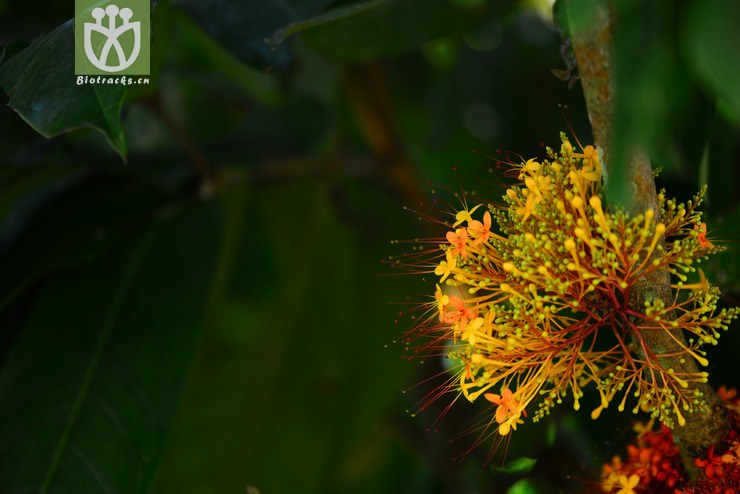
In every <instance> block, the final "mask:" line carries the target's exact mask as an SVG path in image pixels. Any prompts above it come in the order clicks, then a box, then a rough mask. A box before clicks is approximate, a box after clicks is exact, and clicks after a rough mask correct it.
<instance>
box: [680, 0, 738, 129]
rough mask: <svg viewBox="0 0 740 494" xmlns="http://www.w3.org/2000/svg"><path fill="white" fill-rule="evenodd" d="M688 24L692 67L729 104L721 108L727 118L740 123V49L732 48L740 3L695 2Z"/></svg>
mask: <svg viewBox="0 0 740 494" xmlns="http://www.w3.org/2000/svg"><path fill="white" fill-rule="evenodd" d="M685 24H686V26H685V38H684V42H685V45H686V52H687V55H688V58H689V60H690V62H691V64H692V65H693V67H692V68H693V69H694V70H696V72H697V73H698V75H699V77H700V78H701V79H702V81H703V82H704V83H705V85H706V86H707V87H708V88H709V89H710V90H711V91H712V92H713V93H714V95H715V96H718V97H719V99H720V100H722V101H723V103H724V104H725V105H726V106H725V107H722V109H723V110H724V111H725V113H727V114H728V117H730V119H731V120H732V121H733V122H734V123H735V124H736V125H740V50H737V49H732V48H729V46H731V45H732V44H733V41H732V40H735V42H737V40H738V34H737V33H738V26H739V25H740V8H738V4H737V2H736V1H734V0H705V1H702V2H693V5H692V9H691V10H690V12H689V15H687V16H686V23H685Z"/></svg>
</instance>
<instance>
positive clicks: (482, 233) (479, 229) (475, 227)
mask: <svg viewBox="0 0 740 494" xmlns="http://www.w3.org/2000/svg"><path fill="white" fill-rule="evenodd" d="M468 230H470V234H471V235H472V236H473V237H475V240H473V242H472V243H471V244H470V245H473V246H476V245H478V244H482V243H485V242H487V241H488V238H489V237H490V236H491V213H489V212H488V211H486V214H484V215H483V223H481V222H480V221H478V220H472V221H469V222H468Z"/></svg>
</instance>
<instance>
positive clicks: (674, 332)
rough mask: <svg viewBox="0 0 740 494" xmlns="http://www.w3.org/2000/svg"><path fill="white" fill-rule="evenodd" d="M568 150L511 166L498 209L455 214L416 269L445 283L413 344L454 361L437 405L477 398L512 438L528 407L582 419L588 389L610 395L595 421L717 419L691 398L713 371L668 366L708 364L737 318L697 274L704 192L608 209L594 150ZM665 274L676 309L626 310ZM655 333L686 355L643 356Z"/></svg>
mask: <svg viewBox="0 0 740 494" xmlns="http://www.w3.org/2000/svg"><path fill="white" fill-rule="evenodd" d="M561 140H562V145H561V147H560V151H559V152H556V151H555V150H553V149H550V148H547V157H548V158H547V159H545V160H542V161H536V160H535V159H530V160H528V161H526V162H523V163H521V164H519V165H516V166H515V170H516V171H517V172H518V179H519V183H518V184H516V185H513V186H512V187H510V188H509V189H508V190H507V191H506V195H505V196H504V197H503V200H504V203H503V204H498V205H496V204H487V205H483V204H480V205H476V206H475V207H472V208H468V206H467V204H464V205H463V206H464V207H463V208H462V209H461V210H456V211H453V212H452V215H453V216H454V221H453V220H452V219H451V220H450V221H449V222H448V223H446V225H447V226H448V227H449V231H448V232H447V233H446V238H445V239H444V241H442V240H438V241H437V242H436V243H435V245H434V249H433V251H434V253H433V254H432V255H433V257H432V258H431V261H430V262H429V263H426V264H424V263H421V266H422V271H426V272H428V273H430V272H433V273H434V274H435V275H436V276H437V277H438V283H437V284H436V290H435V293H434V300H433V301H430V302H428V303H426V304H425V305H424V307H423V309H425V310H426V314H427V315H426V316H425V317H423V318H420V319H419V320H417V323H416V324H415V325H414V327H413V328H412V329H411V331H410V333H409V340H408V341H413V342H414V343H413V344H414V345H415V346H414V349H415V353H416V354H419V355H440V354H446V355H447V356H448V357H449V358H450V359H451V361H453V362H456V364H455V366H454V369H455V371H454V378H453V379H451V380H449V381H448V382H447V383H446V384H444V385H443V386H441V387H440V388H439V389H438V390H437V392H435V393H432V395H430V399H436V398H437V397H439V395H440V394H442V393H443V392H447V391H453V392H455V393H457V395H458V396H460V395H462V396H464V397H465V398H467V399H468V400H469V401H471V402H475V401H477V400H479V399H480V398H481V397H482V398H483V399H484V400H485V401H486V402H489V403H490V404H491V406H492V407H495V411H493V413H492V416H491V419H490V422H489V423H488V425H487V426H486V428H487V430H489V431H494V430H497V431H498V433H499V434H501V435H506V434H508V433H509V432H510V431H511V430H512V429H516V428H517V425H519V424H521V423H523V420H524V418H526V417H527V411H528V409H531V408H536V409H535V410H529V411H530V416H531V418H532V420H534V421H537V420H539V419H540V418H542V417H543V416H544V415H546V414H548V413H549V411H550V409H551V408H552V407H553V406H554V405H555V404H560V403H562V401H563V400H564V399H566V397H567V396H570V399H572V400H573V407H574V408H575V409H576V410H578V409H579V408H580V401H579V400H580V399H581V397H582V396H583V392H584V391H583V390H584V388H585V387H586V386H587V385H589V384H591V383H593V386H594V387H595V389H596V391H597V392H598V394H599V395H600V398H601V400H600V404H599V405H598V407H596V408H595V409H594V410H592V412H591V416H592V418H594V419H596V418H597V417H598V416H599V414H600V413H601V412H602V410H603V409H604V408H606V407H608V406H609V405H610V404H611V403H617V405H616V406H617V408H618V409H619V410H620V411H622V410H624V409H625V408H629V409H631V410H632V411H633V412H634V413H637V412H638V411H639V410H640V409H642V410H644V411H647V412H648V413H650V414H651V415H652V417H655V418H657V419H659V420H660V421H661V422H663V423H664V424H666V425H667V426H669V427H673V426H674V425H675V422H678V424H679V425H684V424H685V417H684V415H685V413H693V412H706V411H708V410H707V405H706V403H705V402H704V400H703V397H702V394H701V392H699V391H698V390H697V389H695V384H696V383H703V382H706V381H707V373H706V372H686V371H682V370H680V369H673V368H666V366H664V365H663V362H665V358H667V357H670V358H675V357H677V358H679V359H694V360H696V361H697V362H698V363H699V364H700V365H701V366H706V365H707V363H708V362H707V359H706V358H705V352H704V351H703V350H702V346H703V345H706V344H712V345H713V344H716V343H717V339H718V338H719V336H720V330H724V329H727V327H728V324H729V323H730V321H731V320H732V319H734V318H735V317H736V316H737V308H733V309H719V308H718V307H717V301H718V298H719V290H718V289H717V288H716V287H714V286H711V285H710V284H709V282H708V281H707V280H706V278H705V277H704V276H703V274H702V273H701V271H700V270H698V269H697V267H696V265H697V263H698V262H699V261H701V260H702V259H705V258H706V256H708V255H709V254H712V253H714V252H717V251H718V250H720V249H721V248H720V247H718V246H715V245H714V244H713V243H712V242H711V241H710V240H708V239H707V232H706V226H705V224H704V223H702V221H701V212H700V211H699V210H698V206H699V205H700V204H701V201H702V197H703V195H704V193H705V188H702V189H701V190H700V191H699V193H698V194H697V195H696V196H695V197H694V198H693V199H692V200H690V201H688V202H686V203H678V202H677V201H675V200H672V199H666V198H665V193H664V192H661V193H660V194H659V203H660V204H659V207H660V211H653V210H647V211H644V212H642V213H641V214H637V215H630V214H628V213H627V212H626V211H624V210H622V209H619V208H610V209H609V210H607V209H606V208H605V205H604V198H603V186H602V169H601V162H600V158H599V155H598V152H597V151H596V150H595V149H594V147H593V146H587V147H586V148H584V149H583V150H582V152H581V153H577V152H574V149H573V147H572V145H571V144H570V142H569V141H568V140H567V139H566V137H565V136H564V135H561ZM464 202H466V201H464ZM494 222H495V223H496V224H497V225H498V229H496V228H495V227H494ZM420 248H421V247H420ZM425 253H426V254H427V255H428V254H429V250H428V249H425ZM415 265H416V266H419V264H418V263H417V264H415ZM659 270H666V271H668V272H669V273H670V274H671V279H672V283H673V284H672V288H673V295H672V298H673V300H672V301H670V302H666V301H665V300H664V299H661V298H657V297H656V298H655V299H654V300H651V301H648V302H645V305H644V307H641V308H635V307H630V304H629V301H630V293H631V290H633V289H634V287H635V285H636V283H638V282H639V281H641V280H644V279H645V277H648V276H650V275H651V273H655V272H656V271H659ZM696 279H698V281H697V280H696ZM651 331H662V332H665V333H667V334H668V335H670V337H671V338H672V339H673V340H675V341H676V343H677V348H679V349H680V351H679V352H678V354H677V353H676V352H675V351H673V352H672V353H664V354H661V353H657V352H656V350H655V349H653V348H651V347H650V346H649V345H647V344H646V343H645V340H644V335H645V334H646V333H647V332H651ZM682 333H683V334H685V335H686V336H688V339H684V337H683V335H682ZM679 335H681V336H680V337H679Z"/></svg>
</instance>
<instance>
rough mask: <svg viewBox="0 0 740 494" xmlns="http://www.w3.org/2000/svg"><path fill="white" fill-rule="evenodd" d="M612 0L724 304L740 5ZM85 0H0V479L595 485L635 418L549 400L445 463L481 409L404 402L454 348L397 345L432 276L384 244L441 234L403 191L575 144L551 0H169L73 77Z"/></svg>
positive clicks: (624, 86)
mask: <svg viewBox="0 0 740 494" xmlns="http://www.w3.org/2000/svg"><path fill="white" fill-rule="evenodd" d="M103 3H105V2H101V4H103ZM572 5H573V8H577V9H583V11H584V12H586V13H587V11H588V6H587V5H584V4H583V3H582V2H577V1H574V2H572ZM614 7H615V8H616V9H617V10H618V14H619V26H618V29H617V31H616V33H615V40H616V45H615V63H616V67H615V69H616V76H617V79H616V80H617V91H618V96H619V98H618V106H617V112H616V113H617V121H616V124H615V125H616V128H617V132H621V134H620V135H622V136H626V137H625V139H627V140H628V141H629V142H631V143H634V142H637V143H638V144H640V145H642V146H644V147H646V149H648V151H649V153H650V155H651V158H652V160H653V164H654V166H655V167H659V168H661V169H662V173H661V174H660V176H659V178H658V182H659V185H660V186H666V187H668V189H669V194H670V195H674V196H678V197H679V198H681V199H687V198H688V197H690V195H691V194H693V193H694V192H695V191H696V189H697V188H698V186H699V185H700V184H703V183H708V184H709V186H710V188H709V196H708V200H707V204H706V208H705V210H706V212H707V217H706V219H707V224H708V228H709V231H710V232H711V233H712V235H713V237H715V238H719V239H724V240H726V241H727V242H728V243H727V245H728V247H729V250H728V252H726V253H724V254H722V255H720V256H717V257H716V258H714V259H712V260H711V261H710V262H709V263H707V264H706V265H705V270H706V271H707V273H708V276H710V277H712V278H714V279H716V280H717V281H718V282H719V284H720V286H721V288H722V289H723V292H724V293H725V294H726V296H727V298H728V300H729V301H731V302H732V301H735V303H737V300H738V298H740V297H739V294H740V272H739V269H740V268H739V266H738V259H737V254H736V253H737V249H738V247H737V244H736V243H735V242H737V240H738V238H740V234H739V230H740V228H739V225H740V222H739V218H740V216H738V215H739V214H740V213H738V207H737V205H738V193H737V190H738V189H737V188H738V185H737V184H738V180H739V179H740V176H739V175H738V174H739V171H738V160H739V157H740V133H739V132H738V130H739V126H740V59H739V57H740V52H738V50H736V49H734V48H733V47H735V46H738V45H740V31H738V30H737V26H740V9H739V8H738V5H737V4H736V2H734V1H732V0H708V1H698V0H694V1H690V2H671V1H666V0H659V1H653V2H636V1H632V0H621V1H618V2H615V3H614ZM73 14H74V11H73V5H72V2H52V1H43V2H16V1H11V0H0V39H1V40H2V48H0V87H2V89H3V90H4V91H3V92H2V93H0V94H3V96H2V97H3V103H4V104H3V105H2V108H0V163H1V164H2V167H1V168H0V215H1V218H2V219H1V221H2V223H1V224H0V273H1V274H0V321H1V324H2V326H1V327H2V330H1V331H0V492H8V493H26V492H28V493H30V492H44V493H46V492H49V493H76V494H80V493H88V492H89V493H93V492H95V493H98V492H109V493H118V492H120V493H138V492H153V493H156V494H166V493H178V494H189V493H192V494H195V493H204V492H214V493H216V492H218V493H222V492H223V493H225V492H241V493H244V492H249V493H255V492H260V493H262V494H268V493H314V492H315V493H318V492H321V493H377V492H408V493H476V492H481V493H483V492H485V493H498V492H501V493H504V492H508V493H509V494H522V493H549V492H579V491H593V490H594V489H596V485H595V483H596V481H597V480H598V474H599V471H600V463H601V462H603V461H604V460H605V459H608V458H610V457H611V456H612V455H613V454H616V453H619V452H621V447H622V444H623V443H624V441H625V440H628V439H629V434H628V432H629V430H630V427H631V421H632V420H633V417H632V416H631V415H625V414H621V415H620V414H618V413H616V412H614V411H611V412H612V413H610V414H607V413H605V414H604V415H602V418H601V419H600V420H599V422H592V421H591V420H590V419H589V418H588V413H586V412H581V413H580V414H579V413H575V412H573V411H572V410H571V409H570V408H569V407H568V406H565V405H564V406H563V407H561V408H560V409H558V410H557V412H556V413H555V414H554V415H553V416H552V417H550V418H549V420H547V421H544V422H541V423H539V424H535V425H530V424H527V425H526V426H523V427H521V428H520V430H519V431H517V433H515V434H514V435H513V437H512V439H511V442H510V444H504V445H501V448H500V451H501V452H503V451H506V452H507V456H506V461H504V460H503V459H502V458H500V457H497V458H496V459H495V460H494V461H493V462H491V464H490V465H489V466H486V462H485V458H486V456H487V454H488V446H487V445H486V446H483V447H481V448H478V449H477V450H475V451H474V452H473V453H472V454H471V455H470V456H469V457H468V458H467V459H466V460H464V461H452V458H453V457H456V456H459V455H460V454H461V453H464V452H465V451H466V450H467V449H468V447H469V446H470V444H471V443H472V441H473V439H474V436H472V437H471V436H464V437H460V433H461V432H462V431H465V430H466V427H469V424H470V423H471V422H470V421H471V420H474V418H475V417H476V416H477V415H478V414H479V413H480V412H481V411H485V410H483V409H482V408H481V406H472V405H469V404H467V403H462V402H458V404H456V406H455V407H454V409H453V411H452V412H451V413H450V414H449V415H448V416H447V417H446V418H445V420H444V421H442V422H441V423H434V419H435V418H436V416H437V414H438V413H439V412H440V410H441V407H442V406H443V404H442V403H440V410H426V411H425V412H424V413H421V414H418V415H416V416H412V415H413V414H412V413H410V412H413V410H414V405H415V403H417V402H418V400H419V399H420V398H421V397H422V396H423V395H424V394H425V392H427V391H429V389H430V386H431V384H422V385H419V386H415V384H416V383H418V382H421V381H424V380H426V379H427V378H429V377H430V376H431V375H433V374H435V373H437V372H439V371H440V370H441V369H442V363H441V362H424V363H420V362H418V361H416V360H406V359H404V358H403V357H404V356H405V355H407V354H408V353H407V352H406V350H405V349H404V347H403V345H402V344H401V343H398V340H399V338H400V337H401V334H402V332H403V331H404V330H406V329H408V328H409V327H410V325H411V324H412V320H411V319H410V317H409V314H408V313H407V311H408V309H409V307H410V305H409V304H410V303H411V302H414V301H416V302H418V301H420V300H424V297H425V296H427V295H429V294H431V293H432V287H433V280H432V279H430V278H427V279H422V278H421V277H411V276H396V274H397V272H396V271H394V270H392V269H391V266H389V265H388V264H384V263H382V262H381V261H382V260H383V259H387V258H388V256H391V255H396V254H399V253H400V252H401V251H402V250H403V248H402V246H397V245H391V244H390V241H391V240H393V239H413V238H418V237H425V236H435V235H439V233H440V232H439V230H437V229H435V227H434V225H432V224H431V223H430V222H425V221H419V220H418V218H417V214H415V213H411V212H408V211H405V210H404V209H403V206H408V207H409V208H411V209H413V210H416V211H419V212H422V213H426V212H429V211H430V208H431V207H432V206H433V205H434V204H433V203H432V202H431V201H430V199H431V198H432V197H438V198H439V200H440V201H446V202H448V203H450V204H456V201H458V199H456V198H455V193H456V192H460V191H462V190H466V191H470V192H471V193H474V194H475V195H477V196H479V197H481V198H482V199H484V200H485V199H489V200H496V199H497V198H498V197H499V196H500V194H501V192H502V190H503V189H504V188H505V186H504V184H505V183H506V180H507V179H506V177H505V176H504V172H505V170H506V168H505V167H502V166H500V165H497V161H496V160H495V159H494V158H499V159H509V160H515V161H516V160H518V159H519V156H523V157H529V156H542V155H543V154H544V148H543V147H544V145H555V146H556V145H558V144H559V139H558V133H559V132H560V131H561V130H563V131H566V132H567V133H568V134H571V133H574V134H575V136H576V137H577V138H578V139H580V141H581V142H582V143H583V144H584V145H585V144H587V143H588V142H590V131H589V126H588V120H587V116H586V111H585V108H584V103H583V97H582V94H581V91H580V86H579V84H578V82H577V81H574V82H575V84H574V85H573V87H572V88H571V89H569V84H568V82H566V81H564V80H561V79H562V78H566V79H567V77H565V76H564V72H563V71H565V70H567V65H566V62H565V61H564V60H563V57H561V54H565V55H566V57H565V58H566V59H567V46H566V47H565V48H563V47H562V40H561V37H560V35H559V34H558V31H557V29H556V28H555V27H554V25H553V22H552V15H551V10H550V6H548V5H547V4H546V3H542V4H541V3H539V2H514V1H493V0H488V1H487V0H434V1H422V0H369V1H362V0H360V1H345V0H340V1H332V0H282V1H261V0H260V1H257V0H242V1H236V0H218V1H212V2H198V1H194V0H165V1H159V2H156V3H153V5H152V30H153V33H152V34H153V38H152V59H151V65H152V71H151V75H150V77H149V79H150V84H148V85H143V86H129V87H123V86H115V87H108V86H94V87H93V86H77V85H75V78H74V69H73V66H74V64H73V61H74V60H73V56H74V55H73V53H74V52H73V43H74V39H73V34H72V24H71V23H70V22H68V20H69V19H71V18H72V16H73ZM552 69H556V70H557V71H560V72H558V73H559V74H560V76H561V78H558V77H555V75H553V73H552ZM576 74H577V72H576V71H573V72H571V74H570V76H571V77H575V76H576ZM615 186H618V184H616V185H615ZM433 191H435V194H433ZM436 207H439V205H437V206H436ZM738 345H740V336H738V335H737V331H730V332H729V333H728V334H727V335H726V336H725V337H723V341H722V342H721V344H720V345H719V347H717V348H716V349H715V350H714V352H713V353H712V355H710V357H712V358H710V360H711V362H712V364H711V368H710V373H711V376H712V382H714V383H716V384H717V385H719V384H722V383H725V384H729V385H737V384H738V383H737V382H736V376H737V370H738V369H737V358H736V356H735V354H734V350H735V349H736V348H738ZM404 390H407V391H406V392H403V391H404ZM479 405H480V404H479ZM583 410H586V411H588V410H589V407H588V406H584V407H583Z"/></svg>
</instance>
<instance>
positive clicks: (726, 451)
mask: <svg viewBox="0 0 740 494" xmlns="http://www.w3.org/2000/svg"><path fill="white" fill-rule="evenodd" d="M718 394H719V396H720V397H721V398H722V400H723V401H724V402H725V404H726V406H727V409H728V413H729V415H730V422H731V430H730V432H729V433H728V435H727V437H726V438H725V439H724V440H723V441H722V442H721V443H719V444H717V445H715V446H713V447H711V448H710V449H709V451H708V452H707V455H706V457H703V458H697V459H696V461H695V465H696V466H697V467H699V468H701V472H700V474H699V477H698V478H697V479H696V480H695V481H694V482H693V483H691V485H687V477H686V474H685V472H684V469H683V465H682V463H681V457H680V455H679V453H678V448H677V447H676V445H675V443H674V442H673V436H672V434H671V430H670V429H669V428H668V427H666V426H664V425H661V426H660V428H659V429H657V430H656V429H654V427H653V422H652V421H651V422H650V423H649V424H648V425H647V426H644V425H642V424H638V425H637V426H636V427H635V430H636V432H637V433H638V435H637V443H636V444H630V445H629V446H628V447H627V459H626V460H625V461H622V459H621V458H620V457H619V456H615V457H614V458H613V459H612V461H611V463H610V464H607V465H604V468H603V472H602V484H601V486H602V490H603V491H604V492H612V493H617V494H641V493H654V494H738V493H740V398H738V396H737V391H736V390H734V389H732V390H727V389H726V388H725V387H724V386H722V387H721V388H720V389H719V390H718Z"/></svg>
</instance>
